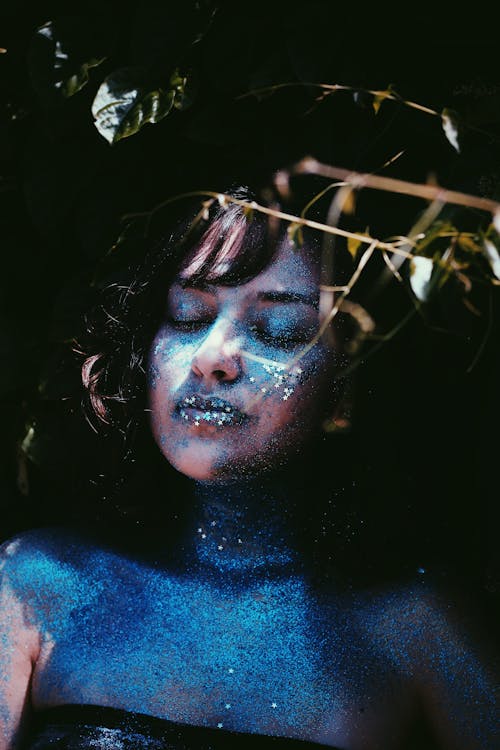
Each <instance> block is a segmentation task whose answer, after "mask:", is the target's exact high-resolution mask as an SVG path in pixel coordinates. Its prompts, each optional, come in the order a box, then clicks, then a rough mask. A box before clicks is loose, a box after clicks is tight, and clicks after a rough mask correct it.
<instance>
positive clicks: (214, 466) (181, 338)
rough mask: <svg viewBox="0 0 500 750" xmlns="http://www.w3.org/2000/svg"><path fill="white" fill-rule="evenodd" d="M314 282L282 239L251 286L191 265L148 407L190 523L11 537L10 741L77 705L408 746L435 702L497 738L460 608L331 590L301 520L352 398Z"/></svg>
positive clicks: (388, 749) (4, 715) (430, 597)
mask: <svg viewBox="0 0 500 750" xmlns="http://www.w3.org/2000/svg"><path fill="white" fill-rule="evenodd" d="M318 280H319V269H318V265H317V263H316V261H315V260H314V259H313V258H312V257H311V256H310V255H309V254H308V253H307V252H306V251H304V252H301V253H299V254H294V255H293V254H292V253H291V252H290V251H289V250H286V248H285V247H284V246H283V247H282V248H281V250H280V252H279V253H278V255H277V257H276V258H275V261H274V262H273V264H272V265H271V266H269V267H268V268H267V269H265V270H264V271H263V272H262V273H261V274H259V275H258V276H256V277H255V278H254V279H252V280H251V281H249V282H248V283H246V284H241V285H239V286H234V287H223V286H221V285H212V287H208V288H203V289H189V288H187V287H186V286H185V285H183V283H182V282H183V279H182V272H181V274H180V276H179V278H178V279H177V281H176V283H175V284H174V285H173V286H172V288H171V289H170V291H169V300H168V308H167V311H166V320H165V321H164V322H162V324H161V326H160V327H159V330H158V332H157V334H156V336H155V339H154V341H153V343H152V346H151V355H150V362H149V378H150V382H149V402H150V408H151V425H152V430H153V435H154V437H155V439H156V441H157V443H158V447H159V449H160V450H161V451H162V452H163V455H164V456H165V458H166V459H167V460H168V461H170V462H171V463H172V464H173V465H174V466H175V467H176V468H177V469H178V470H179V471H182V472H183V473H185V474H186V475H187V476H188V477H190V478H192V479H194V480H195V482H196V487H197V490H196V493H195V500H194V505H193V509H192V511H193V513H192V518H191V519H190V521H189V523H188V524H187V528H186V533H185V535H184V536H182V537H180V538H179V539H178V540H177V541H176V542H174V543H173V544H174V546H175V549H172V550H170V549H169V550H165V549H161V548H157V547H155V548H152V549H151V551H150V556H149V557H148V558H144V557H142V558H141V559H137V558H136V557H135V556H134V555H133V554H125V553H124V552H123V551H118V550H115V549H113V548H109V547H104V546H102V544H99V543H96V542H95V540H92V539H91V538H90V539H89V538H85V537H83V536H82V535H78V534H74V533H72V534H68V533H67V532H65V531H63V530H60V529H49V530H46V529H43V530H40V531H35V532H28V533H26V534H24V535H21V536H20V537H19V538H16V539H13V540H11V541H9V542H8V543H6V544H5V545H4V547H3V549H2V550H1V553H0V579H1V585H0V593H1V596H2V600H3V607H2V609H1V610H0V677H1V679H0V750H11V749H12V748H14V747H16V736H19V728H20V725H21V722H22V717H23V716H24V717H27V719H28V720H29V708H30V706H31V707H33V708H34V709H35V710H42V709H43V708H46V707H49V706H57V705H61V704H67V703H73V704H89V703H90V704H95V705H107V706H113V707H118V708H123V709H125V710H127V711H136V712H141V713H147V714H151V715H153V716H157V717H160V718H164V719H168V720H172V721H177V722H181V723H187V724H194V725H201V726H209V727H214V728H215V727H220V728H221V729H230V730H234V731H239V732H251V733H254V734H257V735H258V734H271V735H278V736H282V737H290V738H297V739H307V740H310V741H313V742H317V743H322V744H324V745H327V746H328V745H330V746H334V747H337V748H342V750H381V749H383V750H401V749H402V748H404V749H405V750H406V748H407V747H408V745H407V742H408V741H409V738H410V737H411V736H412V732H413V728H414V725H415V723H416V722H417V721H418V719H419V718H420V717H421V716H422V714H425V716H426V719H427V721H428V723H429V724H430V725H431V726H432V727H433V730H434V733H435V735H436V737H437V739H438V742H437V744H436V747H439V748H440V749H441V748H443V749H444V750H493V748H494V739H493V736H494V720H493V718H492V717H493V716H494V703H493V698H492V696H493V693H494V678H493V677H492V675H491V672H490V669H489V664H488V659H487V657H486V656H485V655H484V654H483V655H482V651H483V649H482V648H480V647H479V645H478V642H477V641H473V639H472V636H471V633H472V631H469V629H468V628H467V627H465V625H464V620H463V618H462V616H461V615H460V614H457V613H456V609H455V608H454V607H452V606H451V604H450V603H449V602H448V601H447V600H446V599H443V598H442V597H440V596H439V595H438V594H437V593H436V592H435V591H434V590H433V588H432V586H431V585H429V584H428V583H427V582H426V581H425V580H424V579H422V578H421V577H417V579H416V580H415V581H410V582H407V583H405V584H401V585H399V586H398V587H387V588H385V589H379V590H363V589H355V588H352V587H343V586H342V585H341V584H340V583H335V582H332V583H331V584H328V586H323V587H322V588H321V589H316V588H315V587H314V585H313V584H312V583H311V579H310V576H309V572H310V571H307V570H306V567H305V565H304V563H303V561H302V562H301V560H300V558H299V557H298V550H297V549H296V548H295V541H296V539H295V538H294V536H293V534H290V533H289V525H288V524H287V523H286V522H287V520H291V521H292V524H291V525H292V526H293V525H294V523H293V522H295V521H296V518H294V512H295V508H296V505H295V504H294V502H293V499H294V489H295V488H294V487H293V476H294V473H293V472H292V471H291V470H290V467H288V466H287V462H288V461H289V460H290V458H291V459H292V461H293V462H298V461H299V459H300V454H301V451H302V449H303V448H304V447H305V445H306V444H307V443H308V441H309V440H312V439H313V438H314V437H315V436H317V434H318V432H319V431H320V429H321V423H322V420H323V419H324V418H325V416H327V415H328V414H331V409H333V408H335V407H336V404H337V398H338V396H337V393H336V391H335V375H336V372H337V365H338V353H337V352H335V351H334V350H332V349H331V348H329V347H328V346H326V345H325V344H324V343H323V342H322V341H320V342H318V343H317V344H316V346H315V347H314V348H312V349H311V350H310V351H309V352H308V353H307V355H306V356H304V357H303V358H301V359H300V361H298V360H297V361H295V360H296V356H297V353H298V352H300V351H301V349H302V347H303V346H304V345H305V344H306V343H307V341H308V340H309V338H310V336H311V334H312V333H313V332H314V331H315V330H317V328H318V325H319V323H320V320H319V314H318V311H317V307H316V304H315V302H314V301H313V304H310V301H307V302H303V301H302V302H298V303H297V301H296V295H297V294H303V295H306V297H310V296H312V297H313V299H316V298H317V290H318ZM166 292H167V290H166ZM284 292H286V294H287V295H288V296H287V298H286V299H284V298H283V297H279V296H277V295H282V294H283V293H284ZM290 293H292V301H290ZM262 295H265V296H264V297H263V296H262ZM277 299H278V300H280V301H279V302H277V301H276V300H277ZM193 323H194V325H193ZM200 323H201V325H198V324H200ZM267 329H269V330H267ZM262 331H264V332H265V338H262ZM273 332H275V335H274V336H273V335H271V336H269V333H271V334H272V333H273ZM269 339H271V343H269ZM273 341H274V343H273ZM270 363H271V364H270ZM273 363H274V364H279V365H282V366H283V367H284V369H278V370H276V369H273V367H271V365H273ZM297 367H298V368H300V369H301V370H302V372H300V373H299V372H297V371H296V370H295V369H294V368H297ZM269 368H270V369H269ZM283 374H286V375H287V376H288V377H286V378H283V379H282V380H280V375H283ZM276 385H277V387H275V386H276ZM262 388H265V389H266V390H265V391H262ZM285 388H287V391H285ZM285 396H286V398H285ZM193 397H194V399H195V400H194V402H193V401H192V400H191V399H192V398H193ZM207 397H210V398H213V401H212V402H211V403H210V404H208V407H209V408H206V407H207V402H206V401H205V402H203V403H204V405H205V406H204V408H203V409H199V408H196V407H197V406H198V405H199V404H200V403H202V402H201V401H199V400H198V399H206V398H207ZM218 398H221V399H223V402H224V403H227V404H230V406H229V408H230V411H229V412H227V411H225V408H226V407H224V406H221V404H222V402H218V401H216V399H218ZM186 399H187V402H186ZM231 410H232V411H231ZM183 411H184V412H185V415H183V414H182V412H183ZM225 414H229V418H226V417H225V416H224V415H225ZM207 415H208V416H209V417H210V419H208V418H205V417H206V416H207ZM240 415H244V417H242V416H241V417H240ZM186 416H187V419H186V418H185V417H186ZM226 419H228V420H229V421H228V422H226V421H225V420H226ZM219 421H222V423H223V424H222V425H219V424H218V422H219ZM196 422H198V424H196ZM332 459H334V457H332ZM327 468H328V470H329V471H332V470H334V468H335V467H334V460H332V466H329V467H327ZM289 516H291V518H289V519H287V517H289ZM332 554H333V555H334V554H335V550H334V548H333V545H332ZM165 561H167V562H165ZM256 742H258V740H256ZM414 746H415V745H414ZM420 746H422V747H424V746H425V748H426V750H427V748H428V747H429V748H430V747H432V745H427V744H425V745H422V744H421V745H420Z"/></svg>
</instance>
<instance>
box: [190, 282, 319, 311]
mask: <svg viewBox="0 0 500 750" xmlns="http://www.w3.org/2000/svg"><path fill="white" fill-rule="evenodd" d="M179 283H180V286H181V287H182V288H183V289H194V290H195V291H199V292H208V293H209V294H210V293H211V294H213V293H214V288H215V286H216V285H215V284H209V283H207V282H206V281H200V282H194V283H193V282H192V281H190V280H189V279H181V280H180V281H179ZM257 299H258V300H259V301H260V302H277V303H281V304H285V305H286V304H294V303H297V302H298V303H300V304H303V305H309V306H310V307H313V308H314V309H315V310H318V308H319V295H318V294H304V293H303V292H294V291H292V290H286V291H279V292H278V291H274V290H269V291H266V292H259V293H258V294H257Z"/></svg>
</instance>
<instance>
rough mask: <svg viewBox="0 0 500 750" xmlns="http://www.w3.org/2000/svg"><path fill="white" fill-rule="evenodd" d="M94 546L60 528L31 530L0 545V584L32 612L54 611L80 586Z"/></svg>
mask: <svg viewBox="0 0 500 750" xmlns="http://www.w3.org/2000/svg"><path fill="white" fill-rule="evenodd" d="M95 554H96V547H95V546H94V545H92V544H90V543H89V542H88V541H87V540H86V539H85V537H83V536H81V535H79V534H77V533H75V532H72V531H70V530H68V529H64V528H57V527H54V528H43V529H33V530H29V531H25V532H23V533H20V534H18V535H16V536H14V537H12V538H10V539H8V540H6V541H5V542H4V543H3V544H2V545H1V546H0V585H1V586H2V589H3V590H8V591H9V593H10V595H11V596H12V597H14V598H15V599H17V600H19V601H20V602H22V603H23V604H24V605H27V607H28V610H27V611H31V612H32V613H33V616H35V615H36V612H39V611H47V610H48V603H50V609H52V610H54V609H55V608H57V605H58V603H59V602H61V601H68V600H71V594H72V592H74V591H76V590H77V589H81V584H82V576H83V575H84V572H85V570H86V567H87V563H88V560H89V557H91V556H92V555H95Z"/></svg>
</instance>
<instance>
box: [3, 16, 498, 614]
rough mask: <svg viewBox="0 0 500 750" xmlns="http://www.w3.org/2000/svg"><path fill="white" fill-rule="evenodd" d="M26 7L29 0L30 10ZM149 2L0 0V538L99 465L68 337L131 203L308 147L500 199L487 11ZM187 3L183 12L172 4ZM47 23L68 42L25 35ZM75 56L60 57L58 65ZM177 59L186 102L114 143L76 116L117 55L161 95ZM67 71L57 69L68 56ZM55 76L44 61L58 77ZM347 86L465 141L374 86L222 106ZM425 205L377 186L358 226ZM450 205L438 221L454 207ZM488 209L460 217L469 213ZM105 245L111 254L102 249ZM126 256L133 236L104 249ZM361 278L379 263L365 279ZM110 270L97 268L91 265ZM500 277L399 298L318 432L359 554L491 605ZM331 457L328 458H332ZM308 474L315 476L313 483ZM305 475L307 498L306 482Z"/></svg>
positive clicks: (48, 516)
mask: <svg viewBox="0 0 500 750" xmlns="http://www.w3.org/2000/svg"><path fill="white" fill-rule="evenodd" d="M39 5H40V6H41V5H43V4H39ZM290 5H291V4H290V3H282V2H267V3H259V2H254V3H252V4H251V6H247V5H245V6H243V5H242V4H238V3H225V2H220V3H209V2H199V3H194V2H186V3H183V4H181V3H175V4H174V3H168V2H167V3H163V5H162V8H161V10H158V9H156V8H154V6H153V5H152V4H150V3H147V2H146V3H140V4H137V6H133V5H132V4H129V5H128V4H127V3H121V4H120V5H118V4H116V5H115V4H112V3H110V4H106V5H105V7H104V8H103V7H101V8H99V9H93V8H92V7H91V6H85V7H83V6H77V5H76V4H74V5H67V4H66V5H65V7H64V9H63V12H61V8H57V7H55V6H52V7H51V6H50V4H45V7H44V8H42V7H39V8H38V9H37V10H35V11H33V10H31V9H30V8H29V6H27V5H25V4H23V3H22V2H20V3H18V4H17V5H16V7H15V9H12V10H10V12H8V11H5V10H4V11H3V13H4V18H3V21H2V28H1V39H0V46H2V47H3V48H5V49H6V52H5V53H4V54H2V55H1V57H0V66H1V68H2V70H1V86H2V92H1V102H0V107H1V124H0V158H1V172H0V180H1V182H0V189H1V230H0V236H1V239H2V265H1V278H0V290H1V291H0V295H1V296H0V353H1V360H2V368H1V370H0V399H1V414H2V428H3V429H2V430H1V432H0V455H1V463H0V492H1V496H0V537H1V538H2V539H5V538H7V537H9V536H10V535H11V534H12V533H14V532H16V531H19V530H23V529H26V528H30V527H33V526H39V525H45V524H48V523H62V522H65V521H66V520H67V519H68V518H69V517H70V516H71V515H72V514H73V513H75V512H76V515H78V512H79V511H81V510H82V508H84V506H85V503H86V496H85V491H84V489H82V488H84V487H85V481H86V480H83V479H82V477H87V476H90V477H91V476H94V475H95V474H96V473H98V472H99V471H104V472H105V471H106V467H105V465H104V467H103V466H101V464H100V462H99V461H100V456H102V450H101V447H100V445H101V444H100V443H99V441H98V439H97V438H96V437H95V436H94V433H93V432H92V430H91V429H90V427H88V425H87V423H86V422H85V420H84V419H83V418H82V417H81V410H80V394H79V392H78V388H79V385H78V383H79V376H78V372H77V369H76V367H75V358H74V356H73V355H72V353H71V346H72V341H73V339H74V337H75V336H76V337H77V336H78V335H79V333H80V331H81V325H82V317H83V313H84V311H85V310H86V309H87V307H88V305H89V304H90V302H91V301H92V299H93V295H94V289H95V287H92V285H91V282H92V280H93V279H95V277H96V269H97V268H99V269H101V270H100V271H99V273H100V274H101V277H99V273H98V278H100V279H101V283H103V278H104V280H105V278H106V273H107V270H106V269H107V266H106V265H104V272H103V271H102V268H103V266H102V264H101V265H99V264H100V263H101V261H102V259H103V258H105V257H106V258H107V262H108V261H109V257H108V256H107V253H108V250H109V248H110V247H111V246H112V245H113V243H114V242H115V240H116V238H117V236H118V235H119V233H120V231H121V229H122V228H123V225H122V223H121V217H122V216H123V215H124V214H126V213H128V212H135V211H141V210H147V209H150V208H151V207H152V206H154V205H156V204H157V203H159V202H160V201H162V200H163V199H165V198H167V197H169V196H172V195H175V194H176V193H179V192H182V191H183V190H192V189H209V190H211V189H219V187H220V186H222V185H224V184H225V180H226V178H227V177H228V176H229V177H231V176H233V175H237V176H238V177H239V178H241V177H242V178H243V179H245V180H247V181H249V182H250V181H252V180H257V181H259V180H261V179H262V178H263V177H265V176H266V175H267V174H270V173H271V172H272V170H273V169H275V168H278V167H282V166H286V165H289V164H291V163H293V162H294V161H295V160H296V159H298V158H300V157H301V156H304V155H305V154H310V153H313V154H314V155H315V156H317V157H318V158H320V159H322V160H324V161H326V162H328V163H331V164H335V165H336V166H342V167H348V168H351V169H356V170H379V169H380V167H381V166H382V164H384V163H385V162H386V161H387V160H388V159H390V158H391V157H393V156H394V155H395V154H397V153H398V152H399V151H401V150H404V152H405V153H404V156H403V157H401V158H400V159H399V160H398V161H397V162H396V163H395V164H394V165H393V166H391V167H390V168H389V169H388V170H386V173H387V174H388V175H392V176H399V177H402V178H403V179H409V180H416V181H421V180H424V181H425V180H426V179H427V178H428V177H429V176H430V175H433V176H434V177H435V178H436V179H437V180H438V181H439V182H440V183H441V184H444V185H447V186H451V187H455V188H457V189H461V190H465V191H468V192H471V193H474V194H476V195H483V196H487V197H491V198H495V199H497V200H498V199H499V198H500V191H499V188H498V185H499V177H500V161H499V149H498V135H499V124H500V81H499V80H498V75H497V68H498V66H497V60H496V55H497V52H496V49H495V45H494V43H493V39H491V38H489V37H488V30H487V29H488V24H487V23H485V19H484V18H480V17H479V16H477V17H473V18H471V17H470V15H469V16H468V18H467V22H465V21H464V20H461V19H460V18H457V17H456V16H452V17H450V18H448V19H446V23H444V24H443V23H437V22H435V21H434V20H433V19H432V17H431V16H429V15H428V14H425V13H420V14H419V17H418V18H413V19H411V23H410V22H407V21H405V19H403V18H395V17H390V18H387V17H384V16H383V13H382V12H381V11H377V12H375V11H371V13H370V14H368V15H367V12H366V11H363V13H360V12H358V10H356V9H355V8H354V9H352V10H348V9H345V8H341V9H339V7H338V4H337V3H330V2H310V3H302V4H299V5H297V6H296V7H293V8H292V7H290ZM179 6H182V7H179ZM48 21H52V22H53V28H54V29H55V34H56V37H58V35H59V37H58V38H60V39H61V40H63V42H62V45H63V47H64V49H67V50H69V62H68V69H67V70H66V69H64V66H63V70H62V72H61V70H56V69H55V68H54V64H53V63H54V54H53V52H54V50H53V46H52V47H51V46H50V45H48V46H47V45H46V44H43V43H42V44H41V43H40V38H39V37H38V38H35V37H36V34H35V32H36V29H37V28H38V27H39V26H41V25H42V24H44V23H46V22H48ZM101 56H102V57H106V59H105V61H104V62H102V63H101V65H99V66H97V67H95V68H92V69H91V70H90V71H89V82H88V84H87V85H86V86H85V87H84V88H82V89H81V91H79V92H78V93H76V94H75V95H74V96H71V97H64V96H62V95H61V93H60V90H58V89H57V86H56V85H55V84H56V82H57V80H59V78H60V77H61V76H62V77H64V75H67V74H68V71H69V72H71V70H73V69H76V68H78V66H79V65H80V64H81V63H82V62H84V61H85V60H88V59H89V58H90V57H101ZM72 66H73V67H72ZM176 66H180V67H181V68H182V69H183V70H187V71H189V77H190V82H191V83H190V92H189V95H190V99H191V103H190V106H188V107H186V108H185V109H182V110H177V109H174V110H173V111H172V112H171V113H170V114H169V115H168V116H167V117H165V119H163V120H162V121H161V122H159V123H157V124H154V125H152V124H148V125H146V126H144V127H143V128H142V129H140V130H139V132H138V133H136V134H134V135H131V136H130V137H128V138H125V139H123V140H120V141H118V142H117V143H115V144H114V145H112V146H110V145H109V144H108V143H107V142H106V141H105V140H104V138H103V137H102V136H101V135H100V134H99V133H98V132H97V130H96V128H95V127H94V124H93V118H92V115H91V104H92V101H93V98H94V96H95V93H96V90H97V88H98V86H99V84H100V83H101V81H102V80H103V79H104V77H105V76H107V75H110V74H113V72H114V71H116V70H117V69H120V68H124V67H126V68H130V67H133V68H140V69H141V70H142V74H143V75H144V76H145V79H146V81H147V84H148V85H149V86H150V87H151V88H152V89H153V88H154V87H157V86H163V85H165V81H166V80H168V78H169V76H170V74H171V72H172V70H173V69H174V68H175V67H176ZM70 69H71V70H70ZM58 77H59V78H58ZM281 82H297V83H312V82H322V83H341V84H345V85H349V86H352V87H354V88H356V89H359V90H360V91H362V90H365V89H386V88H387V87H388V86H389V85H393V86H394V88H395V90H396V91H397V92H398V93H399V94H400V95H401V96H402V97H403V98H404V99H409V100H413V101H416V102H420V103H422V104H424V105H426V106H428V107H431V108H434V109H436V110H437V111H438V112H440V111H441V110H442V109H443V107H449V108H452V109H454V110H456V111H457V112H458V113H459V114H460V117H461V118H462V121H463V123H464V127H463V132H462V130H461V131H460V135H461V138H462V141H461V143H462V149H461V153H460V154H458V153H457V152H456V151H455V150H454V149H453V147H452V146H451V145H450V143H449V142H448V141H447V140H446V138H445V137H444V134H443V132H442V129H441V124H440V119H439V118H433V117H429V116H426V115H424V114H422V113H418V112H415V111H413V110H410V109H409V108H408V107H406V106H404V105H402V104H398V103H396V102H386V103H384V104H383V105H382V107H381V109H380V111H379V113H378V114H375V112H374V110H373V104H372V97H370V96H369V95H368V94H365V93H359V94H358V95H357V96H354V95H353V94H352V93H351V94H337V95H335V96H334V97H330V98H328V99H326V100H325V101H323V102H317V101H316V98H317V96H318V91H317V90H315V89H313V88H311V87H308V86H301V87H297V88H291V89H283V90H280V91H278V92H276V93H275V94H273V95H272V96H262V97H249V98H244V99H237V97H238V95H241V94H244V93H246V92H248V91H249V90H252V89H255V88H258V87H261V86H266V85H271V84H276V83H281ZM420 209H421V205H420V204H418V203H412V202H411V201H408V200H406V199H405V200H402V199H394V198H392V197H391V198H389V197H387V196H378V195H377V194H375V193H370V195H369V197H366V198H363V200H362V201H361V202H360V210H359V213H358V214H357V215H356V216H355V217H354V218H352V219H351V225H352V228H354V229H356V230H358V231H364V230H365V228H366V226H367V225H369V227H370V231H371V232H372V234H374V235H375V236H385V237H387V236H391V235H394V234H398V233H402V232H406V231H408V229H409V227H410V226H411V224H412V223H413V220H414V218H415V216H416V214H417V213H418V211H419V210H420ZM452 216H453V214H452ZM481 220H482V217H480V216H476V215H474V214H472V215H471V216H469V217H468V218H467V219H466V223H467V221H468V222H469V223H470V225H471V226H473V227H474V226H478V225H479V223H480V222H481ZM114 257H115V256H113V259H112V260H113V262H115V261H114ZM116 258H117V260H116V263H117V264H118V266H119V265H120V263H122V264H124V265H126V263H127V261H128V258H127V257H126V253H124V254H123V255H122V256H120V255H119V254H118V255H117V256H116ZM378 270H379V266H377V264H375V267H374V268H373V269H372V270H371V271H370V272H369V273H368V275H367V277H366V279H365V280H364V282H363V284H362V285H361V291H360V298H361V299H363V298H366V299H367V300H368V303H367V304H368V307H369V309H370V312H371V313H372V314H373V315H374V317H375V319H376V321H377V324H378V325H379V330H381V331H389V330H391V329H392V327H393V326H395V325H396V324H397V322H398V321H399V320H401V318H402V317H403V316H404V315H405V314H407V313H408V311H409V310H411V309H412V307H413V301H412V298H411V294H410V293H409V292H408V290H407V289H404V288H402V287H401V286H400V285H398V283H397V282H393V283H392V284H391V285H389V286H388V287H387V288H386V289H385V290H384V291H383V292H382V293H381V294H379V295H377V296H375V297H374V296H373V295H372V296H371V297H370V292H371V289H372V284H373V278H374V275H376V273H377V272H378ZM370 273H371V275H370ZM102 274H104V276H102ZM498 296H499V295H498V288H495V287H491V288H488V287H485V286H484V285H481V284H478V285H475V286H474V288H473V292H472V299H473V301H474V305H475V306H476V307H477V309H478V311H479V314H474V313H472V312H470V311H469V310H467V309H466V308H465V307H464V305H463V303H462V301H461V300H460V299H458V298H457V297H456V296H454V295H453V294H452V293H448V290H447V288H444V290H443V294H442V295H440V296H439V297H438V299H436V300H435V301H434V302H433V303H432V304H430V305H428V306H426V307H425V309H424V310H421V311H420V312H419V313H418V314H416V315H414V316H413V317H412V318H411V319H410V321H409V323H408V325H407V326H405V327H404V328H403V329H402V330H401V331H400V333H398V334H397V335H395V336H394V337H393V338H391V340H390V341H389V342H386V343H385V344H384V345H383V346H380V347H379V348H377V349H376V350H374V351H373V352H371V353H370V350H367V352H366V356H364V357H363V360H364V362H363V364H362V366H361V367H360V368H358V370H357V372H356V378H355V385H354V396H355V398H354V404H355V406H354V416H353V429H352V431H351V432H350V433H349V434H348V435H346V436H340V435H332V436H331V438H329V439H330V440H331V447H330V444H328V445H327V450H331V452H332V455H333V454H334V453H335V455H337V456H339V455H340V456H344V458H345V460H346V461H349V462H351V463H352V465H353V467H354V470H355V477H356V480H355V481H356V502H355V503H354V505H353V508H354V510H353V512H352V514H351V515H349V514H347V515H348V522H346V524H345V528H344V531H343V532H342V538H341V539H340V540H337V543H338V544H339V545H340V546H342V547H345V548H349V549H350V550H351V552H350V555H351V561H353V564H355V565H356V566H357V568H358V569H372V568H373V569H377V570H389V569H392V570H393V571H394V570H397V569H398V568H401V569H403V568H405V569H407V568H410V569H412V570H417V569H421V570H425V571H428V570H430V571H432V570H435V571H439V575H446V576H448V575H449V576H452V577H453V578H455V579H458V580H459V581H460V583H461V584H463V585H464V587H468V588H470V590H471V591H472V592H473V593H474V595H475V596H476V597H477V599H478V601H479V602H480V604H481V606H484V607H485V609H486V610H487V612H488V613H490V614H491V616H492V617H493V616H494V615H495V613H496V612H497V608H498V582H497V578H496V574H495V571H496V569H497V568H498V551H497V549H498V541H497V538H496V525H495V510H496V499H497V494H498V492H497V482H498V479H497V473H498V472H497V461H498V457H497V454H498V441H497V437H496V435H497V429H498V424H499V417H500V413H499V399H498V383H499V382H500V381H499V353H498V350H499V347H498V302H499V300H498ZM343 460H344V459H343ZM315 481H317V480H316V479H315V478H311V483H312V484H314V482H315ZM319 489H320V488H319V487H318V491H319Z"/></svg>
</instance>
